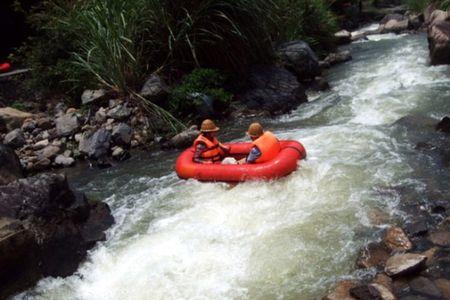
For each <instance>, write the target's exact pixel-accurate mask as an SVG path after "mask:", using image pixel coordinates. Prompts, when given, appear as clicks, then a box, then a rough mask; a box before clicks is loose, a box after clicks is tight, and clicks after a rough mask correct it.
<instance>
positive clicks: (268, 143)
mask: <svg viewBox="0 0 450 300" xmlns="http://www.w3.org/2000/svg"><path fill="white" fill-rule="evenodd" d="M253 145H254V146H256V147H258V149H259V151H260V152H261V156H260V157H258V159H257V160H255V162H256V163H263V162H266V161H269V160H272V159H274V158H275V157H276V156H277V155H278V153H279V152H280V150H281V146H280V142H279V141H278V139H277V138H276V136H275V135H274V134H273V133H272V132H270V131H265V132H264V133H263V135H262V136H260V137H259V138H257V139H256V140H254V141H253Z"/></svg>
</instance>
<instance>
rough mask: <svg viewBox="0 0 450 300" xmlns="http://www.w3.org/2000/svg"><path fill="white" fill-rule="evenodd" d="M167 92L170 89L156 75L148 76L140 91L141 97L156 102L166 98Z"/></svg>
mask: <svg viewBox="0 0 450 300" xmlns="http://www.w3.org/2000/svg"><path fill="white" fill-rule="evenodd" d="M169 92H170V89H169V87H168V86H167V84H166V83H165V82H164V80H163V79H162V78H161V77H160V76H158V75H156V74H152V75H150V77H149V78H148V79H147V81H145V83H144V86H143V87H142V89H141V95H142V96H144V97H149V98H150V99H152V100H154V101H155V100H156V102H158V101H159V100H161V99H163V98H165V97H167V95H168V94H169Z"/></svg>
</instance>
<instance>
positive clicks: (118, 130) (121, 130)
mask: <svg viewBox="0 0 450 300" xmlns="http://www.w3.org/2000/svg"><path fill="white" fill-rule="evenodd" d="M132 133H133V131H132V129H131V127H130V126H128V125H127V124H126V123H119V124H118V125H116V126H115V127H114V128H113V131H112V139H113V141H114V143H116V144H117V145H124V146H128V145H129V144H130V143H131V135H132Z"/></svg>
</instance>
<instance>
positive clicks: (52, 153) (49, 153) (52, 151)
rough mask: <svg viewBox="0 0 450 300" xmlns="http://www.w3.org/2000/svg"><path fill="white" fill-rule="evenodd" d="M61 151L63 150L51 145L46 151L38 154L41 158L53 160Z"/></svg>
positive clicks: (43, 150)
mask: <svg viewBox="0 0 450 300" xmlns="http://www.w3.org/2000/svg"><path fill="white" fill-rule="evenodd" d="M60 151H61V148H59V147H58V146H53V145H49V146H47V147H45V148H44V149H42V150H40V151H38V152H37V154H38V156H39V157H40V158H48V159H53V158H55V157H56V155H58V153H59V152H60Z"/></svg>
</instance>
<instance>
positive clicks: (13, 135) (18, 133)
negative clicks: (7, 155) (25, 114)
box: [3, 129, 27, 149]
mask: <svg viewBox="0 0 450 300" xmlns="http://www.w3.org/2000/svg"><path fill="white" fill-rule="evenodd" d="M26 142H27V141H26V140H25V136H24V135H23V132H22V130H20V129H14V130H13V131H11V132H9V133H8V134H7V135H6V136H5V139H4V140H3V143H4V144H5V145H7V146H9V147H11V148H13V149H17V148H20V147H22V146H23V145H25V144H26Z"/></svg>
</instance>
